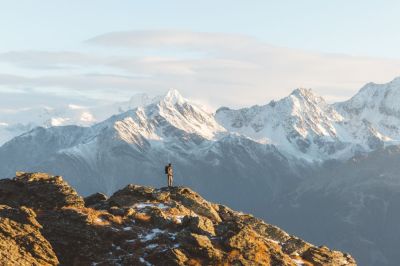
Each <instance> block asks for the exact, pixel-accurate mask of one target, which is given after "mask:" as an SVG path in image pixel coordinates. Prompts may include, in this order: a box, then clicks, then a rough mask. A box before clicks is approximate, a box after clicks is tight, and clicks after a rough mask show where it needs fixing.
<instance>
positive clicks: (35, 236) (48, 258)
mask: <svg viewBox="0 0 400 266" xmlns="http://www.w3.org/2000/svg"><path fill="white" fill-rule="evenodd" d="M41 228H42V226H41V225H40V224H39V223H38V222H37V220H36V214H35V213H34V212H33V211H32V210H31V209H28V208H26V207H20V208H12V207H10V206H7V205H0V264H1V265H38V266H39V265H43V266H44V265H57V264H58V263H59V262H58V259H57V256H56V254H55V253H54V251H53V249H52V246H51V245H50V243H49V242H48V241H47V240H46V239H45V238H44V237H43V235H42V234H41V233H40V229H41Z"/></svg>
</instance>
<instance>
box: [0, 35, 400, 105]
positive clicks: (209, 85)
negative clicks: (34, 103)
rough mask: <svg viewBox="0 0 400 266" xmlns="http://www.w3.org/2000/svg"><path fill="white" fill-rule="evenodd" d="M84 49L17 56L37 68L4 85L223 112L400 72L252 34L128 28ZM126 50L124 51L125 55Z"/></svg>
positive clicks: (345, 93) (343, 93)
mask: <svg viewBox="0 0 400 266" xmlns="http://www.w3.org/2000/svg"><path fill="white" fill-rule="evenodd" d="M85 43H86V44H90V47H93V49H89V50H90V52H83V51H59V52H48V51H13V52H8V53H3V54H0V64H3V65H4V64H6V65H12V66H13V67H19V68H21V69H25V70H26V69H29V70H31V71H34V72H32V73H34V74H32V75H29V76H27V75H18V74H17V73H13V74H6V73H3V74H1V73H0V93H1V88H8V89H10V88H12V89H21V88H34V89H35V91H40V92H42V93H43V92H46V93H49V94H52V93H53V94H62V95H69V96H71V97H74V96H76V97H89V98H94V99H99V98H108V99H113V98H115V100H121V99H124V98H129V96H130V95H132V94H135V93H138V92H147V93H150V94H159V93H162V92H164V91H166V90H167V89H169V88H170V87H174V88H177V89H179V90H181V91H182V92H183V93H184V94H185V96H187V97H189V98H195V99H199V100H201V101H202V102H204V103H206V104H208V105H211V106H213V107H218V106H220V105H228V106H234V107H238V106H244V105H250V104H256V103H257V104H263V103H266V102H268V101H270V100H271V99H277V98H281V97H284V96H286V95H287V94H288V93H290V91H291V90H293V89H294V88H297V87H310V88H313V89H314V90H316V91H317V92H318V93H320V94H321V95H322V96H324V97H325V98H327V99H328V100H330V101H338V100H343V99H346V98H348V97H350V96H351V95H353V94H354V93H355V92H356V91H357V90H358V88H360V87H361V86H362V85H364V84H365V83H367V82H370V81H374V82H386V81H389V80H391V79H392V78H394V77H396V76H398V75H399V74H400V60H390V59H380V58H366V57H354V56H349V55H339V54H323V53H317V52H309V51H301V50H296V49H290V48H282V47H275V46H272V45H269V44H267V43H265V42H262V41H260V40H257V39H255V38H252V37H248V36H244V35H237V34H223V33H202V32H190V31H172V30H158V31H127V32H113V33H107V34H103V35H100V36H97V37H94V38H92V39H89V40H87V41H86V42H85ZM121 48H123V49H122V50H121Z"/></svg>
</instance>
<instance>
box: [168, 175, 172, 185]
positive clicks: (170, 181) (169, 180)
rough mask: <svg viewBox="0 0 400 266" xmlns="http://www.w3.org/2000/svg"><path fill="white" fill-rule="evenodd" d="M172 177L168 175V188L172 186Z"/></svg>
mask: <svg viewBox="0 0 400 266" xmlns="http://www.w3.org/2000/svg"><path fill="white" fill-rule="evenodd" d="M171 179H172V177H171V176H170V175H168V187H171V186H172V180H171Z"/></svg>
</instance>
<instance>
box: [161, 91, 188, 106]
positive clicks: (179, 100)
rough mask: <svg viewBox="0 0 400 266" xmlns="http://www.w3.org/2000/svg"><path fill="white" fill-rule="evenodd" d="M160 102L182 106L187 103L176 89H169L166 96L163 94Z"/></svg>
mask: <svg viewBox="0 0 400 266" xmlns="http://www.w3.org/2000/svg"><path fill="white" fill-rule="evenodd" d="M162 101H163V102H164V103H167V104H172V105H175V104H184V103H185V102H187V99H185V98H184V97H183V96H182V95H181V94H180V92H179V91H178V90H177V89H173V88H171V89H170V90H169V91H168V92H167V94H165V96H164V98H163V99H162Z"/></svg>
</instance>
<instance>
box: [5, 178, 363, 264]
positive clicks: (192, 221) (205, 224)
mask: <svg viewBox="0 0 400 266" xmlns="http://www.w3.org/2000/svg"><path fill="white" fill-rule="evenodd" d="M0 204H7V205H10V206H7V205H0V206H1V208H0V228H5V229H6V230H0V245H3V244H5V242H4V241H6V238H4V237H9V236H8V233H9V230H10V229H9V227H8V226H7V225H8V224H12V227H13V228H12V229H13V230H18V229H20V231H21V232H20V238H18V239H15V238H12V237H11V240H12V241H15V240H18V242H17V243H16V244H15V246H16V248H17V249H19V250H24V246H23V244H24V242H23V241H21V239H24V238H27V239H28V237H27V235H28V234H30V233H29V232H24V230H25V229H26V228H30V227H32V225H31V224H30V223H33V224H34V226H36V227H40V228H41V232H42V233H43V236H44V237H45V238H43V237H42V236H40V237H37V238H35V237H30V238H29V241H30V243H31V245H34V246H35V247H36V248H32V249H28V250H26V251H25V254H27V255H29V257H27V258H26V259H25V261H23V260H12V259H14V258H18V259H19V258H20V257H19V256H18V253H17V252H15V251H14V249H2V250H1V251H0V261H1V262H2V263H5V264H8V263H12V262H18V263H19V265H32V264H33V265H39V264H40V265H57V264H58V261H59V262H60V263H61V264H63V265H72V264H79V265H98V264H100V265H146V266H148V265H288V266H289V265H293V266H295V265H332V266H335V265H337V266H339V265H350V266H351V265H356V263H355V261H354V259H353V258H352V257H351V256H350V255H348V254H344V253H341V252H338V251H332V250H330V249H328V248H327V247H315V246H313V245H312V244H309V243H307V242H305V241H303V240H301V239H299V238H297V237H295V236H292V235H289V234H287V233H286V232H284V231H283V230H281V229H279V228H278V227H275V226H273V225H270V224H267V223H265V222H263V221H261V220H259V219H256V218H254V217H253V216H251V215H247V214H243V213H239V212H235V211H233V210H231V209H229V208H228V207H226V206H224V205H219V204H214V203H210V202H207V201H206V200H204V199H203V198H202V197H201V196H200V195H198V194H197V193H195V192H193V191H192V190H190V189H188V188H184V187H173V188H162V189H154V188H151V187H143V186H136V185H128V186H127V187H125V188H124V189H122V190H119V191H117V192H116V193H115V194H114V195H112V196H111V197H110V198H109V199H107V197H105V196H104V195H102V194H98V193H97V194H94V195H92V196H89V197H87V198H85V200H83V199H82V198H81V197H80V196H78V195H77V193H76V192H75V191H74V190H73V189H72V188H71V187H69V186H68V185H67V184H66V183H65V182H64V181H63V180H62V178H61V177H59V176H57V177H53V176H49V175H47V174H43V173H33V174H28V173H19V174H18V175H17V177H15V178H14V179H3V180H0ZM21 205H24V206H27V207H20V206H21ZM16 208H20V210H22V211H20V212H23V215H22V216H24V215H25V216H24V217H23V219H21V218H20V217H19V216H18V215H20V214H18V212H17V209H16ZM6 210H7V212H6ZM10 214H12V215H10ZM35 217H36V218H35ZM39 223H40V224H39ZM39 234H40V233H39ZM55 256H57V257H55ZM31 258H32V259H31ZM33 258H35V259H36V260H33ZM31 263H32V264H31Z"/></svg>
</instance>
